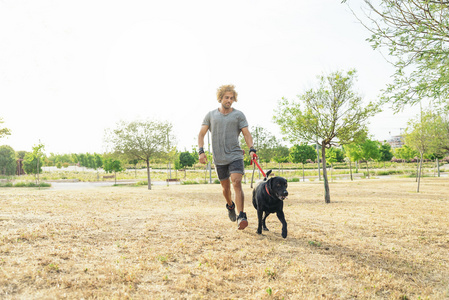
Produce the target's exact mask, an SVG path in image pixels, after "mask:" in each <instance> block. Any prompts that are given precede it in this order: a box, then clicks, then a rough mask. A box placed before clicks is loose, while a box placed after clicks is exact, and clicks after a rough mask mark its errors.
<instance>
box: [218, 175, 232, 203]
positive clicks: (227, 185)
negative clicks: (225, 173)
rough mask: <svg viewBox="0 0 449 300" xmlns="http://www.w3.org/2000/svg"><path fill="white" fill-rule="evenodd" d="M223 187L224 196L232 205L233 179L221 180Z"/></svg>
mask: <svg viewBox="0 0 449 300" xmlns="http://www.w3.org/2000/svg"><path fill="white" fill-rule="evenodd" d="M220 183H221V187H222V188H223V196H224V197H225V199H226V203H227V204H228V205H229V206H232V198H231V181H230V180H229V178H228V179H225V180H222V181H220Z"/></svg>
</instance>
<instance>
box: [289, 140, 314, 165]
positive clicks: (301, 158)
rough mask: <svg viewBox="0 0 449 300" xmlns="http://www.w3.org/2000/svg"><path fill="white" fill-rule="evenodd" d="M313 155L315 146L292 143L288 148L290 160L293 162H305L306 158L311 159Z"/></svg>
mask: <svg viewBox="0 0 449 300" xmlns="http://www.w3.org/2000/svg"><path fill="white" fill-rule="evenodd" d="M315 157H316V152H315V148H314V147H312V146H310V145H307V144H301V145H294V146H293V147H292V148H290V161H291V162H293V163H302V164H305V163H306V162H307V160H308V159H310V160H313V159H315Z"/></svg>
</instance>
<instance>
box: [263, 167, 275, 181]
mask: <svg viewBox="0 0 449 300" xmlns="http://www.w3.org/2000/svg"><path fill="white" fill-rule="evenodd" d="M272 171H273V170H269V171H268V172H267V174H266V175H267V176H265V178H264V179H263V181H267V179H268V176H270V174H271V172H272Z"/></svg>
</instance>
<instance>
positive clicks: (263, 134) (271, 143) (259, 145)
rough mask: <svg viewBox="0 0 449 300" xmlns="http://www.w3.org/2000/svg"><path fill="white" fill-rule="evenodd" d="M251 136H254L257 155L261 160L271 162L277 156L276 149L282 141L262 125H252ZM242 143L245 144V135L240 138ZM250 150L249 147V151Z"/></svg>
mask: <svg viewBox="0 0 449 300" xmlns="http://www.w3.org/2000/svg"><path fill="white" fill-rule="evenodd" d="M251 136H252V137H253V142H254V148H256V150H257V156H258V157H259V160H260V161H263V162H267V163H268V162H270V161H272V160H273V158H274V157H275V156H276V149H277V147H278V146H279V145H280V142H279V141H278V140H277V139H276V137H275V136H274V135H273V134H272V133H271V132H270V131H268V130H267V129H265V128H263V127H260V126H255V127H254V126H252V127H251ZM240 144H241V145H244V144H245V139H244V138H243V136H242V137H241V138H240ZM247 152H249V149H248V151H247Z"/></svg>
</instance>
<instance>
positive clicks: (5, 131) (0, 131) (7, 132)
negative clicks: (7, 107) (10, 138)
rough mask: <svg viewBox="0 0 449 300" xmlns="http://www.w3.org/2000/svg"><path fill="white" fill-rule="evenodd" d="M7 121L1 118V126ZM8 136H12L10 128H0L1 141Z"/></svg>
mask: <svg viewBox="0 0 449 300" xmlns="http://www.w3.org/2000/svg"><path fill="white" fill-rule="evenodd" d="M4 122H5V121H3V118H1V117H0V125H1V124H3V123H4ZM7 135H11V131H10V130H9V129H8V128H2V127H0V139H1V138H2V137H5V136H7Z"/></svg>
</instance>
